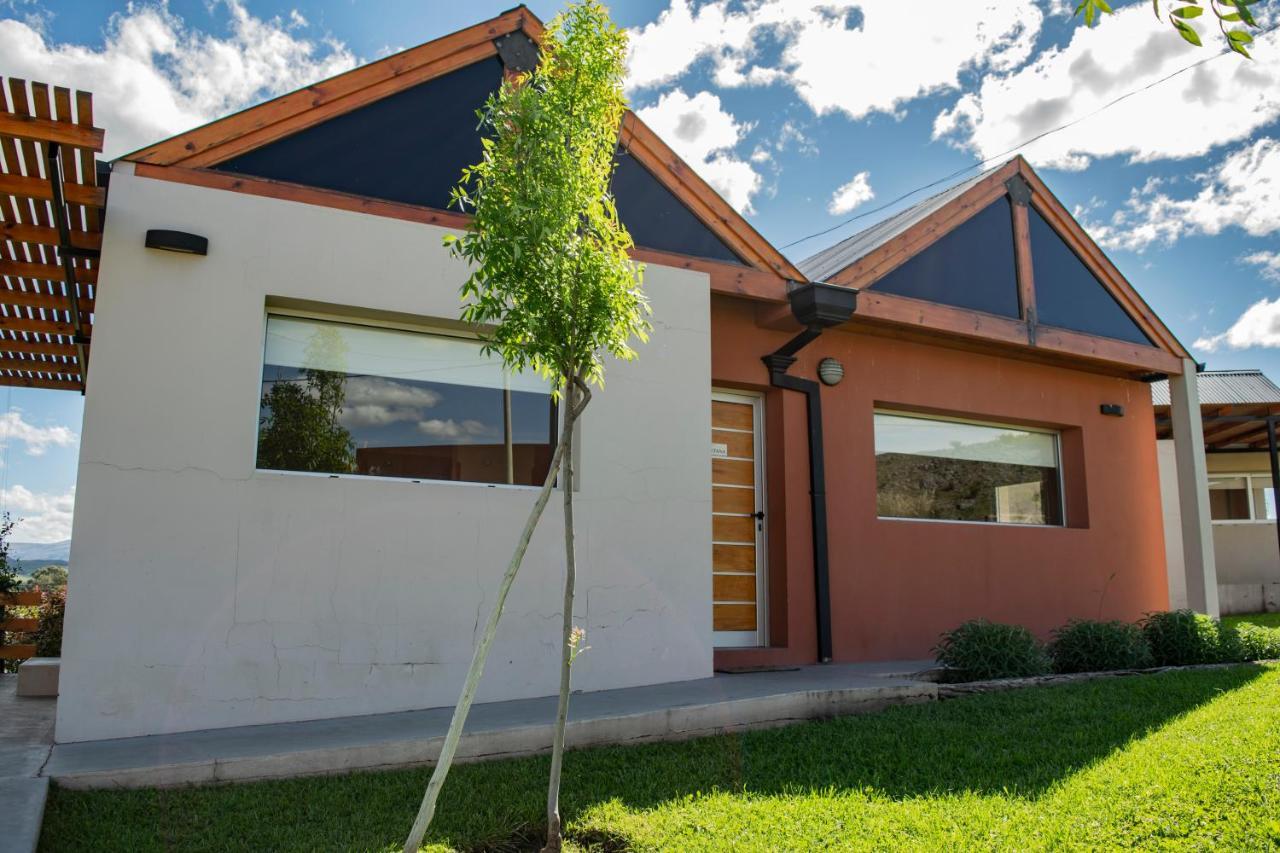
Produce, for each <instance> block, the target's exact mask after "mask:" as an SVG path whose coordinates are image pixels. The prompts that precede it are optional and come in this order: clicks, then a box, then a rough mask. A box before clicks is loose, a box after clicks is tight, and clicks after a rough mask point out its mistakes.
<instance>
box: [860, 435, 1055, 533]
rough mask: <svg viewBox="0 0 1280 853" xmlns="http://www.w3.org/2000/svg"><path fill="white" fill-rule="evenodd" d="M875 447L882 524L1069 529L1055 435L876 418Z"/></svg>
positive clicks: (877, 500)
mask: <svg viewBox="0 0 1280 853" xmlns="http://www.w3.org/2000/svg"><path fill="white" fill-rule="evenodd" d="M875 442H876V511H877V514H878V515H879V516H880V517H881V518H917V519H933V520H937V521H978V522H996V523H1003V524H1051V525H1060V524H1062V523H1063V520H1062V480H1061V472H1060V464H1059V455H1058V436H1057V434H1055V433H1052V432H1041V431H1038V430H1028V429H1023V428H1019V427H1010V426H998V425H992V424H980V423H969V422H966V421H957V420H944V419H940V418H931V417H921V416H918V415H906V414H897V413H894V412H876V414H875Z"/></svg>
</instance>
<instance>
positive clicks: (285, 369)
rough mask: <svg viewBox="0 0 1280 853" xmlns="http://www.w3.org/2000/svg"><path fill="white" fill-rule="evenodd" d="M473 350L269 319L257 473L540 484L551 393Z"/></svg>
mask: <svg viewBox="0 0 1280 853" xmlns="http://www.w3.org/2000/svg"><path fill="white" fill-rule="evenodd" d="M480 349H481V345H480V342H479V341H476V340H474V339H470V338H464V337H453V336H449V335H435V334H425V333H420V332H405V331H399V330H394V329H384V328H377V327H373V326H357V325H350V324H346V323H334V322H324V321H317V320H310V319H304V318H300V317H288V316H276V315H272V316H270V317H268V318H267V343H266V352H265V356H264V359H263V370H262V399H261V408H260V410H259V427H258V460H257V462H258V467H259V468H265V469H272V470H280V471H307V472H314V473H324V474H366V475H371V476H376V477H406V478H412V479H424V480H428V479H429V480H465V481H469V482H475V483H511V484H522V485H535V484H541V483H542V481H543V480H544V479H545V477H546V474H547V468H548V466H549V465H550V464H551V455H552V452H553V449H554V445H555V442H556V410H555V406H554V404H553V403H552V400H551V392H550V387H549V386H548V383H547V382H546V381H545V380H543V379H541V378H539V377H538V376H536V375H520V376H513V375H511V374H508V373H506V372H505V371H504V370H503V369H502V365H501V362H499V361H498V360H496V359H494V358H490V357H487V356H484V355H482V354H481V351H480Z"/></svg>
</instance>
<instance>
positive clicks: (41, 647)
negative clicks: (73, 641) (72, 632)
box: [35, 586, 67, 658]
mask: <svg viewBox="0 0 1280 853" xmlns="http://www.w3.org/2000/svg"><path fill="white" fill-rule="evenodd" d="M40 598H41V601H40V626H39V627H38V628H36V634H35V644H36V654H37V655H39V656H40V657H42V658H56V657H62V617H63V614H64V613H65V612H66V610H67V588H66V587H65V586H60V587H56V588H54V589H42V590H40Z"/></svg>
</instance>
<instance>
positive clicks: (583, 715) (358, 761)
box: [6, 661, 937, 853]
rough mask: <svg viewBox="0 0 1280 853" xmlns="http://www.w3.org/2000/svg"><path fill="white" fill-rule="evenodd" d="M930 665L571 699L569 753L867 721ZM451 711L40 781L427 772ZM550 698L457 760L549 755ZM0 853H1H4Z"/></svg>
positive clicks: (82, 766)
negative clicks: (811, 722) (830, 721)
mask: <svg viewBox="0 0 1280 853" xmlns="http://www.w3.org/2000/svg"><path fill="white" fill-rule="evenodd" d="M931 665H932V662H930V661H916V662H902V663H897V664H875V665H857V664H852V665H842V664H836V665H827V666H807V667H800V668H797V669H791V670H780V671H770V672H753V673H746V674H733V675H730V674H719V675H716V676H714V677H712V678H704V679H698V680H696V681H683V682H675V683H670V684H657V685H652V686H649V687H631V688H626V689H622V690H604V691H600V692H595V693H579V694H575V695H574V698H573V703H572V705H571V706H570V715H569V716H570V719H569V725H568V728H567V731H566V740H567V743H568V744H569V746H571V747H584V746H596V745H604V744H618V743H637V742H644V741H654V740H678V739H682V738H689V737H696V736H699V735H710V734H716V733H719V732H724V731H735V730H742V729H748V728H764V727H769V726H779V725H785V724H787V723H791V722H795V721H798V720H808V719H815V718H821V717H832V716H838V715H843V714H854V713H861V712H866V711H874V710H879V709H881V708H884V707H886V706H888V705H894V704H901V703H906V702H922V701H929V700H932V699H935V698H936V697H937V686H936V685H935V684H933V683H931V682H927V681H921V680H917V679H915V678H913V677H911V676H912V674H914V673H916V672H918V671H920V670H924V669H927V668H928V667H929V666H931ZM452 713H453V710H452V708H432V709H428V710H424V711H406V712H402V713H396V714H377V715H372V716H362V717H344V718H339V719H332V720H314V721H310V722H301V723H274V724H271V725H263V726H245V727H240V728H229V729H212V730H207V731H199V732H186V733H182V734H172V735H156V736H152V737H138V738H122V739H119V740H103V741H89V742H84V743H69V744H58V745H56V746H55V747H54V748H53V754H52V756H51V757H50V758H49V761H48V763H47V764H46V765H45V767H44V771H43V775H44V776H46V777H48V778H50V779H53V780H54V781H56V782H57V783H58V784H60V785H63V786H66V787H80V788H93V787H113V788H114V787H153V786H170V785H182V784H202V783H212V782H229V781H247V780H252V779H271V778H280V777H287V776H303V775H315V774H326V773H342V772H347V771H352V770H376V769H389V768H395V767H409V766H415V765H422V764H430V763H431V762H433V761H434V760H435V759H436V757H437V756H438V755H439V751H440V744H441V742H442V740H443V738H444V734H445V731H446V729H447V728H448V725H449V719H450V717H451V716H452ZM554 716H555V697H546V698H540V699H524V700H517V701H509V702H492V703H488V704H480V705H476V706H474V707H473V708H472V709H471V715H470V717H469V718H468V720H467V728H466V732H465V733H464V735H463V738H462V741H461V742H460V744H459V747H458V759H459V760H473V761H474V760H479V759H486V758H506V757H511V756H518V755H530V754H534V753H538V752H544V751H546V750H548V749H549V748H550V743H551V725H552V720H553V718H554ZM6 853H7V851H6Z"/></svg>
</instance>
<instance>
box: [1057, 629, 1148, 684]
mask: <svg viewBox="0 0 1280 853" xmlns="http://www.w3.org/2000/svg"><path fill="white" fill-rule="evenodd" d="M1049 655H1050V657H1052V658H1053V668H1054V669H1055V670H1056V671H1058V672H1101V671H1104V670H1108V669H1142V668H1144V667H1148V666H1151V661H1152V658H1151V646H1150V645H1148V643H1147V638H1146V636H1145V635H1144V634H1143V633H1142V629H1141V628H1140V627H1138V626H1137V625H1133V624H1130V623H1128V622H1095V621H1092V620H1089V619H1073V620H1071V621H1070V622H1068V623H1067V624H1066V625H1065V626H1064V627H1062V628H1059V629H1058V630H1057V631H1055V632H1054V634H1053V642H1051V643H1050V644H1049Z"/></svg>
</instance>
